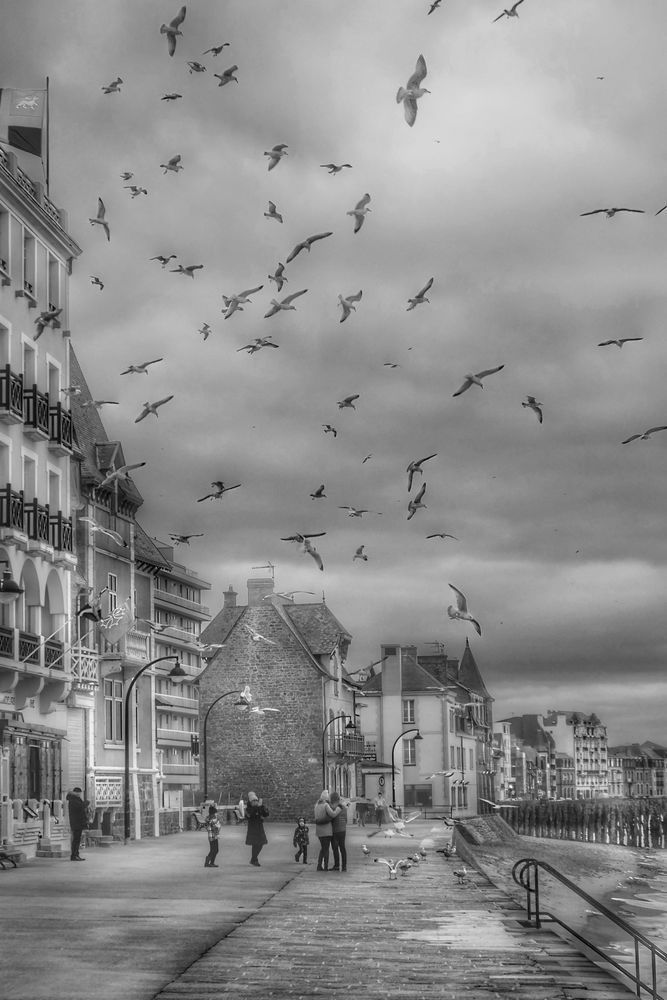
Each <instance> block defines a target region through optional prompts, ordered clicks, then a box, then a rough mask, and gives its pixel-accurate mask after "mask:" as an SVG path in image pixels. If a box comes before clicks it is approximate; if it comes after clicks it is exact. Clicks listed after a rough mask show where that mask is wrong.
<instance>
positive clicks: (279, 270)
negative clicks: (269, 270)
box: [267, 262, 287, 292]
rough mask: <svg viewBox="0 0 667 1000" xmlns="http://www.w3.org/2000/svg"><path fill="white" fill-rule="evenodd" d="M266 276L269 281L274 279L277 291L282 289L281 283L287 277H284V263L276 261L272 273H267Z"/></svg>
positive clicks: (283, 282)
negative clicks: (276, 263)
mask: <svg viewBox="0 0 667 1000" xmlns="http://www.w3.org/2000/svg"><path fill="white" fill-rule="evenodd" d="M267 277H268V279H269V281H275V283H276V287H277V289H278V291H279V292H280V291H282V287H283V285H284V284H285V283H286V282H287V278H286V277H285V265H284V264H281V263H280V262H278V266H277V267H276V269H275V271H274V272H273V274H269V275H267Z"/></svg>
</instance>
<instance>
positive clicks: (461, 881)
mask: <svg viewBox="0 0 667 1000" xmlns="http://www.w3.org/2000/svg"><path fill="white" fill-rule="evenodd" d="M452 875H453V876H454V878H455V879H456V880H457V883H458V885H465V883H466V881H467V879H468V869H467V868H466V866H465V865H464V866H463V868H455V869H454V871H453V872H452Z"/></svg>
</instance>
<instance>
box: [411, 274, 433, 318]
mask: <svg viewBox="0 0 667 1000" xmlns="http://www.w3.org/2000/svg"><path fill="white" fill-rule="evenodd" d="M432 284H433V278H429V279H428V281H427V282H426V284H425V285H424V287H423V288H421V289H420V290H419V291H418V292H417V294H416V295H414V296H413V297H412V298H411V299H408V308H407V309H406V310H405V311H406V312H410V310H411V309H414V308H415V307H416V306H420V305H422V304H423V303H424V302H429V301H430V299H427V298H426V293H427V292H428V291H429V290H430V288H431V286H432Z"/></svg>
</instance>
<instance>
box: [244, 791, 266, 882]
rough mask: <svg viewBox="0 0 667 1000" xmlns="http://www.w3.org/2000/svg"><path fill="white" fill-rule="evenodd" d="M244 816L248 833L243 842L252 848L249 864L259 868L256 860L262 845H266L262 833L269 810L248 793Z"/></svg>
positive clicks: (256, 797) (255, 794) (263, 833)
mask: <svg viewBox="0 0 667 1000" xmlns="http://www.w3.org/2000/svg"><path fill="white" fill-rule="evenodd" d="M245 814H246V819H247V821H248V832H247V833H246V835H245V842H246V844H248V845H249V846H250V847H251V848H252V851H251V854H250V864H251V865H254V866H255V868H259V867H260V864H259V861H258V860H257V859H258V858H259V852H260V851H261V850H262V848H263V847H264V844H268V840H267V839H266V833H265V832H264V819H265V817H266V816H268V815H269V810H268V809H267V808H266V806H265V805H264V803H263V802H262V800H261V799H260V798H258V796H257V793H256V792H248V805H247V806H246V811H245Z"/></svg>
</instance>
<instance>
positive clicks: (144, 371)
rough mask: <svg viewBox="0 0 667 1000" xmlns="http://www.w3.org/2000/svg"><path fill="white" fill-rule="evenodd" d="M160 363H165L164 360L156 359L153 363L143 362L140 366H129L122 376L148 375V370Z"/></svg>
mask: <svg viewBox="0 0 667 1000" xmlns="http://www.w3.org/2000/svg"><path fill="white" fill-rule="evenodd" d="M158 361H164V358H155V359H154V360H153V361H142V362H141V364H140V365H128V367H127V368H126V369H125V371H124V372H121V375H133V374H135V373H136V374H139V375H148V369H149V367H150V366H151V365H156V364H157V363H158Z"/></svg>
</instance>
